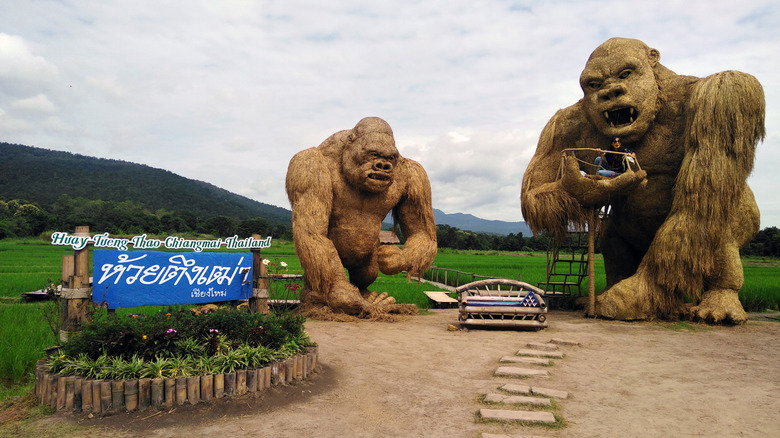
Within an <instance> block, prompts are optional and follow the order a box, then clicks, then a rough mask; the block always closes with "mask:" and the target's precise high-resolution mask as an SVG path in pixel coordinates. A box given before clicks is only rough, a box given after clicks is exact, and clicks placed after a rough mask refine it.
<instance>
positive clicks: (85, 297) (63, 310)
mask: <svg viewBox="0 0 780 438" xmlns="http://www.w3.org/2000/svg"><path fill="white" fill-rule="evenodd" d="M74 235H75V236H78V237H89V227H88V226H80V227H76V232H75V234H74ZM91 300H92V289H91V287H90V284H89V245H86V246H85V247H84V248H82V249H78V250H75V253H74V255H65V256H62V292H61V293H60V342H65V341H67V340H68V335H69V334H70V333H74V332H78V331H81V324H82V323H84V322H86V320H87V310H88V309H89V305H90V301H91Z"/></svg>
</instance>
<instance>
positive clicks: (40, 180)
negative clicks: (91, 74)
mask: <svg viewBox="0 0 780 438" xmlns="http://www.w3.org/2000/svg"><path fill="white" fill-rule="evenodd" d="M63 194H67V195H68V196H70V197H73V198H75V197H83V198H86V199H100V200H104V201H116V202H123V201H128V200H129V201H134V202H139V203H142V204H143V205H145V206H146V208H148V209H149V210H151V211H156V210H159V209H165V210H167V211H175V210H188V211H191V212H192V213H194V214H195V215H197V216H199V217H201V218H204V219H207V218H210V217H214V216H219V215H223V216H229V217H233V218H235V219H238V220H243V219H249V218H254V217H262V218H263V219H265V220H266V221H268V222H274V223H282V224H287V225H289V224H290V221H291V220H292V212H291V211H290V210H289V209H286V208H282V207H277V206H274V205H270V204H266V203H263V202H259V201H255V200H253V199H249V198H247V197H245V196H241V195H237V194H235V193H232V192H229V191H227V190H224V189H221V188H219V187H217V186H214V185H213V184H209V183H207V182H203V181H198V180H193V179H189V178H185V177H182V176H179V175H176V174H174V173H172V172H170V171H167V170H163V169H157V168H153V167H150V166H146V165H142V164H135V163H130V162H126V161H120V160H111V159H105V158H95V157H89V156H85V155H80V154H74V153H71V152H62V151H53V150H48V149H43V148H38V147H32V146H24V145H17V144H10V143H2V142H0V199H4V200H11V199H24V200H27V201H30V202H37V203H38V204H40V205H41V206H42V207H44V208H45V207H47V206H49V205H51V204H52V203H54V202H55V201H56V200H57V198H59V197H60V196H61V195H63ZM434 216H435V219H436V223H437V224H443V225H449V226H451V227H454V228H458V229H461V230H467V231H473V232H477V233H491V234H499V235H507V234H509V233H514V234H517V233H522V234H523V235H524V236H526V237H527V236H530V235H531V231H530V229H529V228H528V226H527V225H526V224H525V222H504V221H496V220H486V219H481V218H478V217H476V216H474V215H471V214H464V213H450V214H447V213H444V212H443V211H441V210H438V209H434Z"/></svg>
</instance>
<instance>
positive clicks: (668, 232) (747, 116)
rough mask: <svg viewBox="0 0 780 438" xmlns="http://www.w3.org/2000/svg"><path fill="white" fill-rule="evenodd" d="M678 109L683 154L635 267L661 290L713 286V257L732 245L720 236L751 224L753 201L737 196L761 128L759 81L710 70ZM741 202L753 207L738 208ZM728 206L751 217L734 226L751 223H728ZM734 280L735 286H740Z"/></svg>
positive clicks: (732, 213) (696, 292) (742, 232)
mask: <svg viewBox="0 0 780 438" xmlns="http://www.w3.org/2000/svg"><path fill="white" fill-rule="evenodd" d="M685 111H686V112H687V114H688V119H687V123H686V131H685V139H686V143H685V157H684V159H683V162H682V165H681V168H680V172H679V173H678V175H677V180H676V184H675V188H674V193H673V195H674V197H673V201H672V208H671V211H670V213H669V215H668V217H667V219H666V221H665V222H664V223H663V225H662V226H661V228H660V229H659V230H658V232H657V233H656V235H655V237H654V240H653V243H652V245H651V247H650V250H649V251H648V253H647V254H646V256H645V258H644V259H643V261H642V265H644V266H642V265H640V270H646V272H647V273H648V275H649V276H650V278H655V279H656V281H657V282H658V284H659V285H661V286H662V287H664V288H667V289H668V290H674V289H675V288H678V289H680V290H682V291H684V292H686V293H688V294H689V295H690V296H698V295H699V293H700V292H701V290H702V288H703V287H705V286H709V287H713V286H718V285H706V284H705V283H706V281H707V279H708V278H712V277H713V276H715V275H717V273H716V272H714V270H715V269H716V266H717V264H716V258H717V257H724V252H731V253H733V252H735V251H738V248H736V247H734V248H731V247H727V245H725V242H729V241H733V240H735V239H733V238H732V236H734V237H737V236H742V235H746V236H753V235H755V232H757V231H758V209H757V208H756V207H755V206H754V204H752V205H751V204H750V203H743V197H745V196H752V194H751V193H749V190H750V189H749V188H747V185H746V183H745V181H746V179H747V177H748V175H749V174H750V172H751V170H752V168H753V158H754V155H755V148H756V144H757V143H758V142H759V141H760V140H762V139H763V138H764V135H765V131H764V112H765V103H764V93H763V89H762V88H761V84H759V83H758V81H757V80H756V78H754V77H753V76H751V75H748V74H746V73H740V72H734V71H726V72H722V73H717V74H714V75H712V76H709V77H707V78H704V79H702V80H700V81H698V82H697V83H696V84H695V85H694V86H693V89H692V90H691V95H690V99H689V100H688V103H687V107H686V109H685ZM745 191H748V192H747V193H746V192H745ZM745 205H747V208H748V209H751V210H755V211H748V212H745V211H743V210H744V209H745V208H746V207H745ZM735 212H739V213H740V214H738V215H736V217H744V216H746V215H745V213H747V217H751V218H753V219H754V220H748V221H745V220H741V221H736V222H737V223H736V226H738V227H746V228H750V227H753V228H754V229H753V230H740V229H733V227H734V226H735V221H734V220H733V219H732V218H733V217H735ZM730 245H731V246H734V245H733V244H730ZM737 256H738V252H737ZM738 280H739V283H740V284H739V285H736V289H739V287H741V286H742V285H741V279H738Z"/></svg>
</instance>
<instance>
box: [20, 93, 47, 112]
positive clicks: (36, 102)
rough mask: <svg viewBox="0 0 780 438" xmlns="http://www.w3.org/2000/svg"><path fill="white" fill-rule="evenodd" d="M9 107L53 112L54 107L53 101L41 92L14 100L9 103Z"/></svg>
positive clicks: (27, 110)
mask: <svg viewBox="0 0 780 438" xmlns="http://www.w3.org/2000/svg"><path fill="white" fill-rule="evenodd" d="M11 107H12V108H13V109H15V110H20V111H22V112H28V113H49V114H50V113H53V112H55V110H56V108H55V106H54V104H53V103H51V101H50V100H49V98H48V97H46V96H45V95H43V94H38V95H37V96H33V97H28V98H26V99H19V100H16V101H15V102H13V103H12V104H11Z"/></svg>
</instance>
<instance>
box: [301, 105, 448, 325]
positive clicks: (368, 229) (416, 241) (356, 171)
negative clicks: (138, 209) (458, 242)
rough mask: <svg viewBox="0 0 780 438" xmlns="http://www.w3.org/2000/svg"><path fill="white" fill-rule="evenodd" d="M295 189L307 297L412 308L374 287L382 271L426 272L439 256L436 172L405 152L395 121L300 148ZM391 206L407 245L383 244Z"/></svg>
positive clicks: (358, 311)
mask: <svg viewBox="0 0 780 438" xmlns="http://www.w3.org/2000/svg"><path fill="white" fill-rule="evenodd" d="M287 195H288V197H289V199H290V204H291V205H292V213H293V218H292V227H293V235H294V238H295V252H296V253H297V254H298V257H299V258H300V261H301V265H302V267H303V270H304V290H303V292H302V294H301V299H302V301H304V303H306V304H307V305H310V306H327V307H328V308H329V309H330V310H331V311H332V312H334V313H346V314H352V315H375V314H377V313H379V314H382V313H387V312H389V313H408V312H409V311H410V310H412V309H410V308H409V305H401V304H395V300H394V299H393V298H392V297H387V296H386V295H387V294H386V293H383V294H381V295H380V296H379V297H377V296H376V295H377V294H376V293H375V292H373V293H371V292H369V291H368V290H367V288H368V286H369V285H370V284H371V283H373V282H374V280H376V277H377V274H378V271H382V272H383V273H385V274H389V275H392V274H397V273H399V272H401V271H404V270H406V271H409V272H410V273H411V274H415V275H420V274H421V273H422V271H424V270H425V269H427V268H428V266H430V264H431V263H432V262H433V259H434V257H435V256H436V225H435V223H434V217H433V207H432V204H431V187H430V183H429V182H428V176H427V175H426V174H425V170H423V168H422V166H420V164H418V163H417V162H415V161H413V160H410V159H407V158H404V157H402V156H401V155H400V154H399V153H398V150H397V149H396V147H395V140H394V139H393V131H392V130H391V129H390V125H388V124H387V123H386V122H385V121H384V120H382V119H380V118H376V117H368V118H365V119H363V120H361V121H360V122H358V124H357V125H356V126H355V127H354V128H353V129H350V130H345V131H339V132H337V133H335V134H333V135H332V136H330V137H329V138H328V139H326V140H325V141H324V142H322V144H321V145H319V146H318V147H314V148H310V149H306V150H304V151H301V152H299V153H297V154H296V155H295V156H294V157H293V158H292V159H291V160H290V165H289V167H288V170H287ZM391 210H392V212H393V217H394V218H395V220H396V222H397V223H398V224H400V226H401V231H402V232H403V235H404V237H406V242H405V244H404V247H403V250H402V249H400V248H398V247H396V246H392V245H381V246H380V244H379V231H380V228H381V224H382V220H383V219H384V218H385V217H386V216H387V213H389V212H390V211H391ZM344 268H346V269H347V271H349V280H347V276H346V275H345V273H344ZM412 308H413V306H412ZM412 311H413V310H412Z"/></svg>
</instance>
